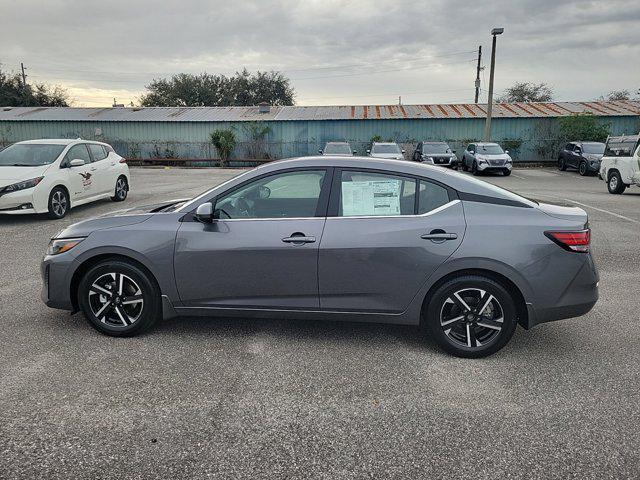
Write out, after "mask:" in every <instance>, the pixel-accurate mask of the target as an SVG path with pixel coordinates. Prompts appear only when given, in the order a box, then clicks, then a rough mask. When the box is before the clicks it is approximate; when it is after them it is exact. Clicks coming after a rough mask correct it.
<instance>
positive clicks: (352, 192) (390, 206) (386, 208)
mask: <svg viewBox="0 0 640 480" xmlns="http://www.w3.org/2000/svg"><path fill="white" fill-rule="evenodd" d="M340 180H341V181H340V184H341V187H340V203H339V207H338V216H340V217H389V216H398V215H414V213H415V198H416V180H415V179H413V178H409V177H403V176H400V175H393V174H386V173H374V172H366V171H355V170H343V171H342V174H341V179H340Z"/></svg>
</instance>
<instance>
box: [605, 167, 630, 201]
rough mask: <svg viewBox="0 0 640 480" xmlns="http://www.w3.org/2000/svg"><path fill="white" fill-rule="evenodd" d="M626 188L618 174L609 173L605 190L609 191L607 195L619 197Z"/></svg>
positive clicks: (614, 172)
mask: <svg viewBox="0 0 640 480" xmlns="http://www.w3.org/2000/svg"><path fill="white" fill-rule="evenodd" d="M626 188H627V186H626V185H625V184H624V182H623V181H622V177H621V176H620V173H619V172H616V171H613V172H611V174H610V175H609V181H608V182H607V189H608V190H609V193H613V194H616V195H619V194H621V193H624V191H625V190H626Z"/></svg>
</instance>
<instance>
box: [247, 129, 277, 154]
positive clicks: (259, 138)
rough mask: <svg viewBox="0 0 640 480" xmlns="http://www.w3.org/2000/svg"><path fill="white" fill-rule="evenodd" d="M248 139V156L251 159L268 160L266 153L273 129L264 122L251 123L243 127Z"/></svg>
mask: <svg viewBox="0 0 640 480" xmlns="http://www.w3.org/2000/svg"><path fill="white" fill-rule="evenodd" d="M243 130H244V132H245V135H246V137H247V139H248V141H247V155H248V157H249V158H256V159H258V158H260V159H261V158H268V153H267V151H266V146H267V145H266V144H267V141H266V140H267V135H269V134H270V133H271V131H272V130H271V127H270V126H269V125H267V124H266V123H264V122H249V123H247V124H245V125H244V126H243Z"/></svg>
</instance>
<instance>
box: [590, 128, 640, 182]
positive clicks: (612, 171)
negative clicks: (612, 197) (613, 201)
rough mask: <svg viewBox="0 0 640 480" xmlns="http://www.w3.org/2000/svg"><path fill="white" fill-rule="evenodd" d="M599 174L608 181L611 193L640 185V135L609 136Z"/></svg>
mask: <svg viewBox="0 0 640 480" xmlns="http://www.w3.org/2000/svg"><path fill="white" fill-rule="evenodd" d="M598 176H599V177H600V178H601V179H602V180H604V181H605V182H607V188H608V189H609V193H616V194H620V193H622V192H624V191H625V189H626V188H627V187H629V186H631V185H638V186H640V135H625V136H622V137H609V138H608V139H607V146H606V147H605V149H604V156H603V157H602V160H601V161H600V173H599V174H598Z"/></svg>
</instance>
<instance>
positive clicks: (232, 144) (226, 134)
mask: <svg viewBox="0 0 640 480" xmlns="http://www.w3.org/2000/svg"><path fill="white" fill-rule="evenodd" d="M211 143H212V144H213V146H214V147H216V150H218V154H219V155H220V166H221V167H223V168H224V167H226V166H227V162H228V160H229V157H230V156H231V152H233V149H234V148H236V134H235V133H233V130H230V129H224V130H215V131H214V132H213V133H211Z"/></svg>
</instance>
